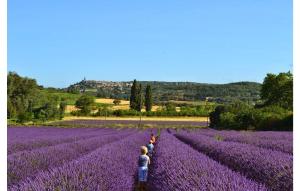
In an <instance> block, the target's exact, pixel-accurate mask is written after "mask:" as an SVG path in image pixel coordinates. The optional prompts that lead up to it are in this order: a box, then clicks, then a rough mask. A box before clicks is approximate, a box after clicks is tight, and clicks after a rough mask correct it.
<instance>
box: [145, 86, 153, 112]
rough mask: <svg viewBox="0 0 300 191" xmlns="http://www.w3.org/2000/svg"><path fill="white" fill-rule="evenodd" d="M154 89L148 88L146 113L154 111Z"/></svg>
mask: <svg viewBox="0 0 300 191" xmlns="http://www.w3.org/2000/svg"><path fill="white" fill-rule="evenodd" d="M152 103H153V100H152V89H151V85H149V84H148V85H147V87H146V94H145V108H146V111H151V109H152Z"/></svg>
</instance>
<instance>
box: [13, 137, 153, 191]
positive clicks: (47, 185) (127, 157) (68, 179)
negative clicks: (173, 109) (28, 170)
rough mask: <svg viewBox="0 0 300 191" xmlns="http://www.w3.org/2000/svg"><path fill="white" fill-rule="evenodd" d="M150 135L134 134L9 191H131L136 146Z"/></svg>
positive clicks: (43, 172)
mask: <svg viewBox="0 0 300 191" xmlns="http://www.w3.org/2000/svg"><path fill="white" fill-rule="evenodd" d="M148 136H149V133H145V132H137V133H134V134H133V135H130V136H128V137H126V138H123V139H121V140H119V141H116V142H113V143H110V144H106V145H104V146H103V147H100V148H98V149H96V150H94V151H93V152H91V153H90V154H87V155H84V156H82V157H80V158H78V159H77V160H72V161H70V162H68V163H65V164H64V165H62V166H59V167H56V168H52V169H49V170H48V171H42V172H40V173H39V174H38V175H36V176H35V178H34V179H29V180H25V181H23V182H22V183H20V184H19V185H17V186H13V187H11V188H10V189H9V190H11V191H13V190H19V191H28V190H34V191H35V190H36V191H37V190H132V189H133V188H134V182H135V174H136V164H137V156H138V154H139V150H138V145H142V144H143V143H145V141H146V140H147V138H148Z"/></svg>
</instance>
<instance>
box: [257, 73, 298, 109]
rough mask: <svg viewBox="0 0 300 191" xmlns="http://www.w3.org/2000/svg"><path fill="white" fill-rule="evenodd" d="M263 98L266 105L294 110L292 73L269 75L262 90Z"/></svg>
mask: <svg viewBox="0 0 300 191" xmlns="http://www.w3.org/2000/svg"><path fill="white" fill-rule="evenodd" d="M261 98H262V99H263V100H264V101H265V105H279V106H281V107H283V108H286V109H292V108H293V75H292V73H290V72H287V73H279V74H278V75H276V74H267V76H266V77H265V79H264V82H263V85H262V88H261Z"/></svg>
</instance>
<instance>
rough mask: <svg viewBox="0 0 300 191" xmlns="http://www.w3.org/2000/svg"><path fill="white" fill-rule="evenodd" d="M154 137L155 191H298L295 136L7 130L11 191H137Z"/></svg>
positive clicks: (152, 168)
mask: <svg viewBox="0 0 300 191" xmlns="http://www.w3.org/2000/svg"><path fill="white" fill-rule="evenodd" d="M158 127H159V126H158ZM151 132H153V133H155V134H158V135H159V138H158V141H157V143H156V144H155V150H154V155H153V157H152V158H151V165H150V167H149V177H148V182H147V190H149V191H179V190H184V191H187V190H191V191H196V190H203V191H204V190H211V191H225V190H226V191H227V190H229V191H231V190H232V191H252V190H253V191H256V190H257V191H258V190H261V191H266V190H270V191H271V190H278V191H289V190H293V136H292V132H268V131H265V132H246V131H240V132H239V131H217V130H213V129H188V128H187V129H180V130H174V129H171V128H169V129H161V130H158V128H157V129H147V128H144V129H138V128H103V127H94V128H92V126H91V127H89V128H86V126H85V128H61V127H53V126H51V127H8V153H7V154H8V161H7V163H8V169H7V176H8V180H7V181H8V190H10V191H17V190H18V191H40V190H51V191H52V190H53V191H56V190H57V191H67V190H68V191H69V190H72V191H73V190H74V191H77V190H79V191H80V190H84V191H89V190H93V191H94V190H95V191H97V190H99V191H102V190H105V191H110V190H111V191H118V190H120V191H126V190H128V191H133V190H136V184H137V180H136V177H137V160H138V156H139V148H140V146H142V145H145V144H146V143H147V142H148V141H149V138H150V134H151Z"/></svg>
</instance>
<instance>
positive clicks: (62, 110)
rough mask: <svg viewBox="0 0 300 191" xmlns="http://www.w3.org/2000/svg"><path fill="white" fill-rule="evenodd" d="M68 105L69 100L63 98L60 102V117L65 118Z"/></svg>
mask: <svg viewBox="0 0 300 191" xmlns="http://www.w3.org/2000/svg"><path fill="white" fill-rule="evenodd" d="M66 107H67V102H66V101H65V100H62V101H61V102H60V104H59V118H60V119H62V118H64V115H65V110H66Z"/></svg>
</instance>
